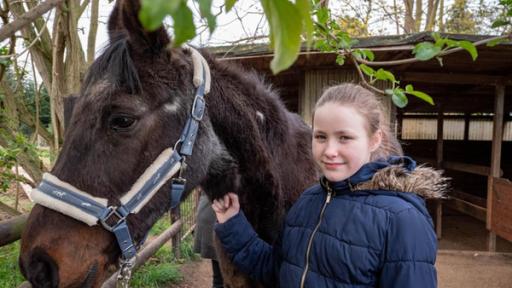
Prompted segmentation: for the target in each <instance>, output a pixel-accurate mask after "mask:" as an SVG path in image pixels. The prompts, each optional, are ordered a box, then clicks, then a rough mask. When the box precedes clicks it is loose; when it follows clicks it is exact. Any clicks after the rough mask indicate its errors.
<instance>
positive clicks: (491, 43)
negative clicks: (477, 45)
mask: <svg viewBox="0 0 512 288" xmlns="http://www.w3.org/2000/svg"><path fill="white" fill-rule="evenodd" d="M503 42H507V39H506V38H497V39H494V40H492V41H490V42H487V44H486V45H487V47H494V46H496V45H499V44H501V43H503Z"/></svg>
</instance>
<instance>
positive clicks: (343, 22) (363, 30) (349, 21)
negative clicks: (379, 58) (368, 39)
mask: <svg viewBox="0 0 512 288" xmlns="http://www.w3.org/2000/svg"><path fill="white" fill-rule="evenodd" d="M338 24H339V25H340V27H341V29H342V30H343V31H345V32H347V33H348V34H349V35H350V36H353V37H364V36H369V33H368V25H367V24H365V23H363V22H361V21H360V20H359V19H357V18H355V17H350V16H345V17H341V18H339V19H338Z"/></svg>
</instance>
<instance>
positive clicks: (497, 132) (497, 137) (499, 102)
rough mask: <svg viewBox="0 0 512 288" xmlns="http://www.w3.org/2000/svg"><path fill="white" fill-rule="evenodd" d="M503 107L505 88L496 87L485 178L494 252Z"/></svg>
mask: <svg viewBox="0 0 512 288" xmlns="http://www.w3.org/2000/svg"><path fill="white" fill-rule="evenodd" d="M504 105H505V86H504V85H496V96H495V100H494V123H493V136H492V149H491V167H490V168H491V169H490V175H489V177H487V217H486V220H487V221H486V228H487V229H488V230H489V239H488V242H487V244H488V250H489V251H490V252H494V251H496V234H495V233H494V232H493V231H492V228H491V223H492V209H493V207H492V206H493V205H492V204H493V197H494V193H493V190H494V189H493V178H494V177H496V178H499V177H500V167H501V142H502V140H503V106H504Z"/></svg>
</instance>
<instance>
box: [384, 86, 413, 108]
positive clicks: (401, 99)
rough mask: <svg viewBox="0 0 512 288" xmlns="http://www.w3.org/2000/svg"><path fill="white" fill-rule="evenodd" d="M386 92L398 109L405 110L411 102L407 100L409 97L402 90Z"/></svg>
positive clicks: (396, 89)
mask: <svg viewBox="0 0 512 288" xmlns="http://www.w3.org/2000/svg"><path fill="white" fill-rule="evenodd" d="M385 92H386V94H388V95H390V96H391V100H392V101H393V103H394V104H395V105H396V106H397V107H399V108H404V107H405V106H407V103H408V102H409V100H408V99H407V96H405V93H404V91H403V90H402V89H401V88H395V89H386V91H385Z"/></svg>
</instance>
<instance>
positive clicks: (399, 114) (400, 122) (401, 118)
mask: <svg viewBox="0 0 512 288" xmlns="http://www.w3.org/2000/svg"><path fill="white" fill-rule="evenodd" d="M403 113H404V112H402V110H400V109H396V138H397V139H398V140H400V141H402V127H403V121H404V114H403Z"/></svg>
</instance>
